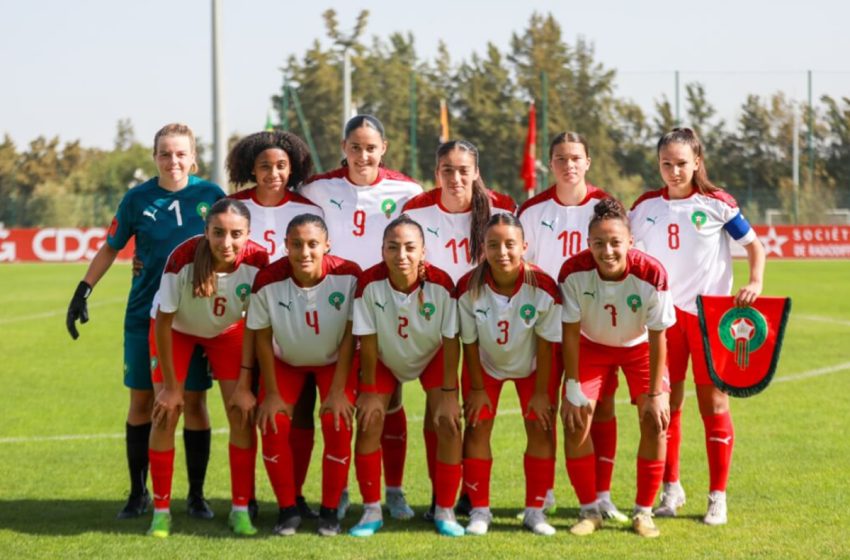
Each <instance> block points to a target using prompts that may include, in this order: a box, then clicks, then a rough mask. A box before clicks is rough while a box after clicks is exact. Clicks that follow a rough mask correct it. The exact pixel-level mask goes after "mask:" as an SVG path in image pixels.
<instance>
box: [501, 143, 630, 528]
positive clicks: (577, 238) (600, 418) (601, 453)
mask: <svg viewBox="0 0 850 560" xmlns="http://www.w3.org/2000/svg"><path fill="white" fill-rule="evenodd" d="M549 167H550V169H551V170H552V174H553V175H554V177H555V184H554V185H552V186H551V187H549V188H548V189H546V190H545V191H543V192H542V193H540V194H538V195H537V196H535V197H532V198H531V199H529V200H527V201H526V202H525V203H524V204H523V205H522V207H521V208H520V210H519V213H518V215H519V221H520V222H522V227H523V229H524V230H525V235H526V239H527V240H528V252H527V253H526V255H525V258H526V259H527V260H528V261H529V262H532V263H534V264H536V265H537V266H539V267H540V268H542V269H543V271H544V272H545V273H546V274H548V275H549V276H551V277H552V278H557V277H558V273H559V272H560V271H561V265H562V264H564V261H565V260H567V259H568V258H570V257H572V256H573V255H576V254H578V253H579V252H580V251H582V250H584V249H586V248H587V239H586V237H585V234H586V232H587V225H588V224H589V223H590V220H591V218H592V217H593V207H594V205H595V204H596V203H598V202H599V201H600V200H603V199H605V198H608V194H607V193H605V192H604V191H602V190H601V189H599V188H597V187H594V186H593V185H591V184H588V183H587V181H586V180H585V176H586V174H587V172H588V170H589V169H590V150H589V149H588V146H587V141H586V140H585V138H584V137H583V136H582V135H581V134H579V133H577V132H562V133H560V134H558V135H557V136H555V138H553V139H552V143H551V144H549ZM556 360H557V361H558V364H560V360H561V352H560V351H559V350H558V351H556ZM562 371H563V369H562V368H561V367H558V366H557V365H556V370H555V373H556V374H557V375H560V374H561V372H562ZM616 391H617V377H616V376H612V377H611V379H609V380H606V382H605V384H604V386H603V390H602V395H601V397H600V400H599V402H597V403H596V409H595V411H594V415H593V424H592V426H591V429H590V437H591V438H592V439H593V447H594V449H596V493H597V499H598V503H599V510H600V511H601V512H602V515H603V517H606V518H609V519H615V520H617V521H620V522H626V521H628V518H627V517H626V516H625V515H623V514H622V513H620V511H619V510H618V509H617V507H616V506H615V505H614V502H613V501H612V500H611V478H612V475H613V473H614V457H615V455H616V452H617V417H616V416H615V413H614V394H615V393H616ZM553 433H554V432H553ZM546 498H547V507H548V506H549V505H550V504H551V505H552V506H554V503H555V497H554V494H553V493H552V492H550V493H549V494H547V496H546Z"/></svg>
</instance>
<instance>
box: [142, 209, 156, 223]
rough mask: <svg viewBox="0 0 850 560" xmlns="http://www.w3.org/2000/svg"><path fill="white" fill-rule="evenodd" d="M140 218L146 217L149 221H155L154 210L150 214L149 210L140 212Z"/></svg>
mask: <svg viewBox="0 0 850 560" xmlns="http://www.w3.org/2000/svg"><path fill="white" fill-rule="evenodd" d="M142 216H147V217H148V218H150V219H151V220H153V221H156V210H154V211H153V212H151V211H150V210H144V211H142Z"/></svg>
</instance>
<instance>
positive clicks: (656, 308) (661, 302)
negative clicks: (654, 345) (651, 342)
mask: <svg viewBox="0 0 850 560" xmlns="http://www.w3.org/2000/svg"><path fill="white" fill-rule="evenodd" d="M674 324H676V310H675V308H674V307H673V295H672V294H671V293H670V290H664V291H660V292H659V291H655V292H654V293H653V294H652V297H650V300H649V307H648V309H647V313H646V328H648V329H649V330H651V331H663V330H664V329H667V328H670V327H672V326H673V325H674Z"/></svg>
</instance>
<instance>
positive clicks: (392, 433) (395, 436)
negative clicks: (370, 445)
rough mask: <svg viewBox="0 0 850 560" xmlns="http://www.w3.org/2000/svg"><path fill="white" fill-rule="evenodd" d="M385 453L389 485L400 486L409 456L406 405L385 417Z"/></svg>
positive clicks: (382, 446)
mask: <svg viewBox="0 0 850 560" xmlns="http://www.w3.org/2000/svg"><path fill="white" fill-rule="evenodd" d="M381 449H382V450H383V454H384V459H383V460H384V478H385V481H386V484H387V486H390V487H400V486H401V484H402V479H403V478H404V459H405V457H406V456H407V415H406V414H405V413H404V407H401V408H399V409H398V410H396V411H395V412H389V413H387V415H386V416H385V417H384V432H383V433H382V434H381Z"/></svg>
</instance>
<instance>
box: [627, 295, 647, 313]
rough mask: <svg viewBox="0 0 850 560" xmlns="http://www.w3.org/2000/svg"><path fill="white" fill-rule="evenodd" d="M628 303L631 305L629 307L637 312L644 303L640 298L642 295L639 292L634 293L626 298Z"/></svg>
mask: <svg viewBox="0 0 850 560" xmlns="http://www.w3.org/2000/svg"><path fill="white" fill-rule="evenodd" d="M626 305H628V306H629V309H631V310H632V312H634V313H637V310H638V309H640V307H641V306H642V305H643V302H642V301H641V300H640V296H639V295H637V294H632V295H630V296H629V297H627V298H626Z"/></svg>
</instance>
